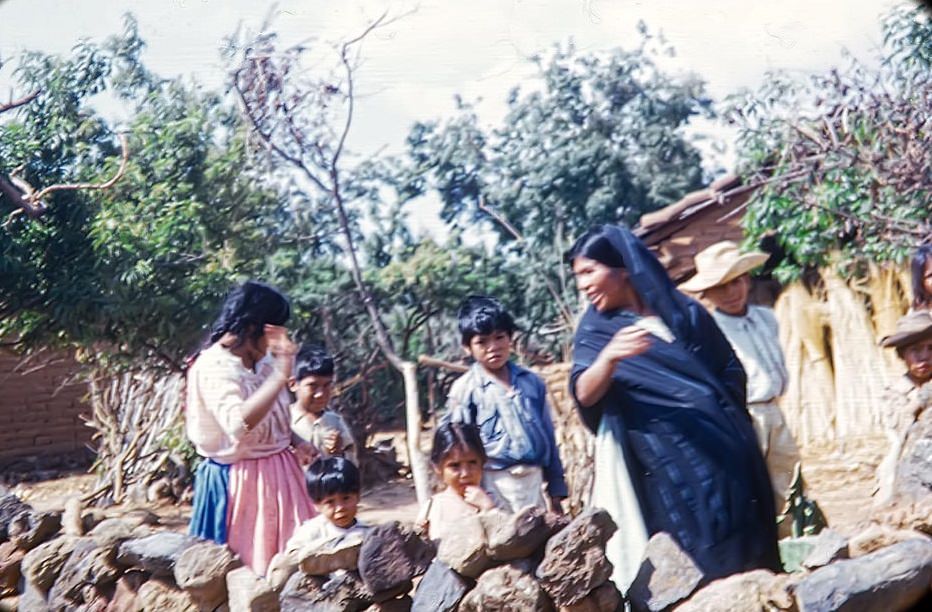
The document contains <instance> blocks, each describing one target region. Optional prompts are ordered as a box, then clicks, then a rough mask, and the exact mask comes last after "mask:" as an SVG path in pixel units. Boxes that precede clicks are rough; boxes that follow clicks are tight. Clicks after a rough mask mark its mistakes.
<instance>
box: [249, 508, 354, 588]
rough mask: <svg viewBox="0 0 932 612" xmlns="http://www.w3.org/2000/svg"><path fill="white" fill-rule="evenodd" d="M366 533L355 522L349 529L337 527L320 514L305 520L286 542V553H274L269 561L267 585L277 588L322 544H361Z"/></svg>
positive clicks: (284, 551)
mask: <svg viewBox="0 0 932 612" xmlns="http://www.w3.org/2000/svg"><path fill="white" fill-rule="evenodd" d="M368 530H369V526H368V525H366V524H364V523H362V522H360V521H358V520H357V521H356V522H355V523H354V524H353V525H352V526H351V527H347V528H345V529H344V528H342V527H337V526H336V525H334V524H333V523H331V522H330V519H328V518H327V517H326V516H324V515H323V514H318V515H317V516H315V517H314V518H312V519H310V520H307V521H304V522H303V523H301V524H300V525H299V526H298V528H297V529H295V530H294V533H293V534H292V535H291V538H289V539H288V543H287V544H285V550H283V551H282V552H280V553H278V554H276V555H275V556H274V557H272V560H271V561H270V562H269V568H268V570H267V571H266V577H267V579H268V581H269V584H271V585H272V588H276V589H277V588H280V587H281V586H283V585H284V584H285V582H287V581H288V578H289V577H290V576H291V575H292V574H293V573H295V571H297V569H298V564H300V563H301V560H302V559H303V558H305V557H306V556H308V555H309V554H310V553H312V552H314V551H315V550H319V549H320V548H322V547H323V546H324V545H325V544H327V545H330V544H335V543H336V542H341V541H345V542H347V543H350V542H352V541H354V540H357V539H358V540H359V541H360V542H361V541H362V537H363V536H364V535H365V533H366V532H367V531H368Z"/></svg>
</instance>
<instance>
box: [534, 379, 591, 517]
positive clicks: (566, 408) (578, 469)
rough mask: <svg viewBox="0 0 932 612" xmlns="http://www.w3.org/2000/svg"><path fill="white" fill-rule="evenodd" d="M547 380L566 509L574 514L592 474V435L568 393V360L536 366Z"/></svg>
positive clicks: (585, 499) (588, 489)
mask: <svg viewBox="0 0 932 612" xmlns="http://www.w3.org/2000/svg"><path fill="white" fill-rule="evenodd" d="M537 373H538V374H539V375H540V377H541V378H543V379H544V382H545V383H546V384H547V394H548V396H549V398H548V399H549V402H550V408H551V414H552V415H553V427H554V433H555V436H556V440H557V447H558V448H559V449H560V458H561V459H562V460H563V469H564V472H565V473H566V483H567V485H568V486H569V489H570V490H569V493H570V495H569V498H568V499H567V504H568V506H569V507H568V508H567V510H568V511H569V512H570V513H571V514H574V515H575V514H578V513H579V512H580V511H581V510H582V509H583V507H584V506H585V505H586V504H588V503H589V499H590V497H591V495H592V478H593V476H594V474H595V468H594V466H595V463H594V455H595V438H594V437H593V435H592V434H591V433H589V430H588V429H586V426H585V425H583V423H582V421H581V420H580V418H579V413H578V412H577V411H576V406H575V404H574V403H573V398H572V397H570V394H569V375H570V364H568V363H558V364H554V365H549V366H546V367H544V368H540V369H538V370H537Z"/></svg>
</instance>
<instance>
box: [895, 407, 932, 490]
mask: <svg viewBox="0 0 932 612" xmlns="http://www.w3.org/2000/svg"><path fill="white" fill-rule="evenodd" d="M893 496H894V497H895V498H905V499H910V500H922V499H928V498H929V497H932V410H929V409H926V410H923V411H922V412H920V413H919V416H918V417H917V418H916V422H915V423H913V424H912V425H910V427H909V430H908V431H907V433H906V440H905V441H904V442H903V450H902V451H901V452H900V458H899V461H898V462H897V465H896V476H895V477H894V480H893Z"/></svg>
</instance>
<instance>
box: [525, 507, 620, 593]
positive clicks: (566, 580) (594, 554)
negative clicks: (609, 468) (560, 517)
mask: <svg viewBox="0 0 932 612" xmlns="http://www.w3.org/2000/svg"><path fill="white" fill-rule="evenodd" d="M616 529H617V527H616V525H615V522H614V521H613V520H612V517H611V516H609V514H608V513H607V512H605V511H604V510H599V509H593V508H590V509H587V510H585V511H583V512H582V513H581V514H580V515H579V516H577V517H576V518H575V519H573V521H572V522H571V523H570V524H569V525H567V526H566V528H565V529H563V530H562V531H560V532H559V533H557V534H556V535H555V536H553V537H552V538H550V540H549V541H548V542H547V546H546V548H545V550H544V558H543V560H542V561H541V562H540V565H539V566H538V567H537V572H536V575H537V579H538V580H539V581H540V585H541V587H543V589H544V591H545V592H546V593H547V595H549V596H550V598H551V599H552V600H553V601H554V603H555V604H557V605H558V606H569V605H572V604H574V603H577V602H578V601H580V600H581V599H583V598H584V597H586V595H588V594H589V593H590V592H591V591H592V590H594V589H595V588H596V587H599V586H601V585H602V584H603V583H605V582H606V581H607V580H608V579H609V576H611V573H612V564H611V563H609V561H608V559H606V558H605V543H606V542H607V541H608V539H609V538H610V537H611V536H612V534H613V533H615V530H616Z"/></svg>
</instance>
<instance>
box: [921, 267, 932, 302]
mask: <svg viewBox="0 0 932 612" xmlns="http://www.w3.org/2000/svg"><path fill="white" fill-rule="evenodd" d="M922 288H923V289H925V292H926V296H928V297H932V259H927V260H926V267H925V269H924V270H923V271H922Z"/></svg>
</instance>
